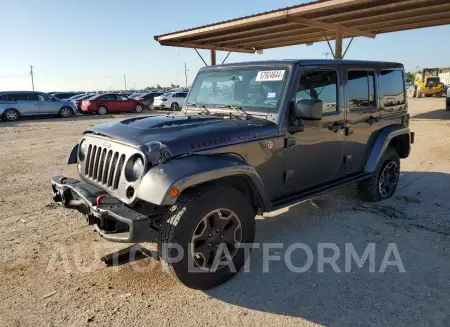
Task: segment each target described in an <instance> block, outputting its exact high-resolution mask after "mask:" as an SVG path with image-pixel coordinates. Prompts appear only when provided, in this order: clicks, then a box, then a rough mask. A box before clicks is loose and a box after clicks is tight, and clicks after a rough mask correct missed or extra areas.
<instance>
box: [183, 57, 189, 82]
mask: <svg viewBox="0 0 450 327" xmlns="http://www.w3.org/2000/svg"><path fill="white" fill-rule="evenodd" d="M188 71H189V69H187V67H186V63H184V77H185V82H186V87H187V86H188V85H187V72H188Z"/></svg>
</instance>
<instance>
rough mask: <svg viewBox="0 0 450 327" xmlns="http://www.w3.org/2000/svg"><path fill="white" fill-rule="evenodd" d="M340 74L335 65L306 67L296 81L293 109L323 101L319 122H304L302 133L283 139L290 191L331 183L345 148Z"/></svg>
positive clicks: (287, 186)
mask: <svg viewBox="0 0 450 327" xmlns="http://www.w3.org/2000/svg"><path fill="white" fill-rule="evenodd" d="M340 81H341V72H340V70H339V68H338V67H336V66H329V67H328V66H321V67H319V68H308V67H305V68H304V69H303V70H302V71H301V72H300V76H299V77H298V80H297V85H296V90H295V93H294V99H293V101H294V106H295V103H297V101H299V100H302V99H315V100H321V101H322V119H320V120H315V121H313V120H303V121H302V122H301V123H302V124H303V126H304V130H303V131H299V132H296V133H292V134H291V133H289V134H288V136H287V139H286V161H285V169H286V171H285V186H286V188H288V189H290V190H299V189H304V188H309V187H314V186H316V185H319V184H321V183H325V182H327V181H331V180H332V179H333V178H334V177H335V176H336V172H337V170H338V168H339V166H340V164H341V162H342V156H343V152H344V148H345V114H344V111H343V110H342V108H341V96H340V94H341V92H340V85H341V83H340Z"/></svg>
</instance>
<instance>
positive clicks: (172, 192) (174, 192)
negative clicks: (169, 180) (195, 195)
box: [169, 187, 180, 199]
mask: <svg viewBox="0 0 450 327" xmlns="http://www.w3.org/2000/svg"><path fill="white" fill-rule="evenodd" d="M178 194H180V190H179V189H177V188H176V187H172V188H171V189H170V190H169V196H170V197H171V198H172V199H174V198H176V197H177V196H178Z"/></svg>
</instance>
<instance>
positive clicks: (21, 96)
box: [14, 93, 39, 101]
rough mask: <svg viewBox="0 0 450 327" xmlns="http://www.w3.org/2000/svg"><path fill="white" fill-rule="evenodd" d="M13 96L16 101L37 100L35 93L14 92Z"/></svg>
mask: <svg viewBox="0 0 450 327" xmlns="http://www.w3.org/2000/svg"><path fill="white" fill-rule="evenodd" d="M14 98H15V99H16V101H39V98H38V96H37V94H36V93H16V94H14Z"/></svg>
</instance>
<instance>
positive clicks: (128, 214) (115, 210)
mask: <svg viewBox="0 0 450 327" xmlns="http://www.w3.org/2000/svg"><path fill="white" fill-rule="evenodd" d="M52 192H53V200H55V201H56V202H58V203H61V204H63V205H64V206H65V207H68V208H74V209H77V210H78V211H80V212H81V213H83V214H85V215H86V218H87V221H88V222H89V224H92V225H94V227H95V229H96V230H97V231H98V232H99V234H100V235H101V236H102V237H103V238H105V239H106V240H108V241H111V242H121V243H139V242H150V241H152V240H154V239H155V237H156V236H157V232H158V231H157V230H156V229H154V228H152V227H151V221H150V218H149V217H148V216H146V215H143V214H141V213H139V212H137V211H135V210H133V209H131V208H129V207H127V206H126V205H125V204H124V203H123V202H121V201H120V200H117V199H115V198H113V197H111V196H109V195H107V194H105V192H104V191H103V190H101V189H99V188H96V187H95V186H92V185H90V184H88V183H86V182H82V181H78V180H76V179H72V178H65V177H63V176H54V177H52ZM97 199H99V200H98V201H97Z"/></svg>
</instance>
